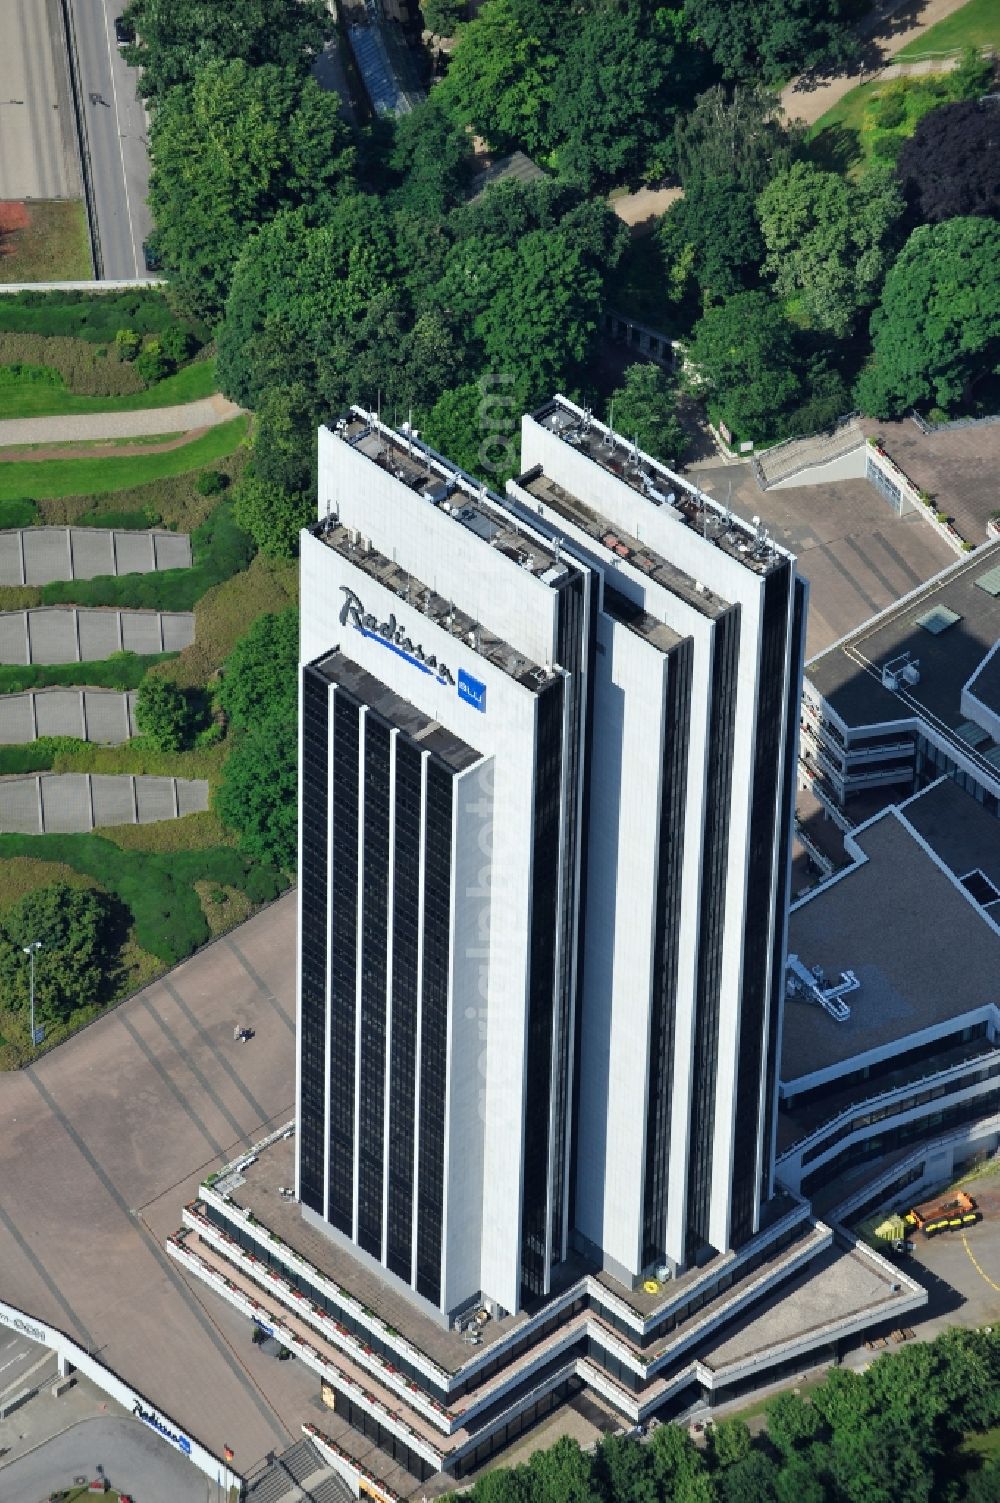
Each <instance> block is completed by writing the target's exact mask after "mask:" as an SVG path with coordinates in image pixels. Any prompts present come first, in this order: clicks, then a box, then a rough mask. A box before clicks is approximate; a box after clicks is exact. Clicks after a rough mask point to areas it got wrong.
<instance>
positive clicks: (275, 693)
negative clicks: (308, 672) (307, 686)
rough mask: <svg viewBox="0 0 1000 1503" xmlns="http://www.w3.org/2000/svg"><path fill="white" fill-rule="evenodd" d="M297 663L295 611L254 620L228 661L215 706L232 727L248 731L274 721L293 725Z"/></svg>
mask: <svg viewBox="0 0 1000 1503" xmlns="http://www.w3.org/2000/svg"><path fill="white" fill-rule="evenodd" d="M298 661H299V612H298V608H297V607H296V606H289V607H288V609H287V610H284V611H282V612H281V613H280V615H274V614H271V613H269V614H267V615H264V616H258V617H257V619H256V621H255V622H254V623H253V625H252V626H251V627H250V629H249V631H247V632H246V633H245V635H244V636H242V637H241V638H240V640H239V641H238V642H237V644H236V646H235V647H234V648H233V650H232V652H231V653H230V654H229V657H228V658H227V659H226V665H225V670H224V673H223V678H222V686H221V688H220V689H219V701H220V703H221V705H222V708H223V709H224V710H225V712H226V714H227V715H228V716H229V719H230V720H231V721H232V723H233V725H234V726H237V727H238V728H239V729H241V730H249V729H250V728H251V727H253V726H260V725H263V724H264V722H265V721H267V720H269V719H270V718H271V717H272V716H276V717H278V718H279V719H281V720H286V721H287V720H294V719H295V715H296V707H297V705H298Z"/></svg>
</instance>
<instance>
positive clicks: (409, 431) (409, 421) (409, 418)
mask: <svg viewBox="0 0 1000 1503" xmlns="http://www.w3.org/2000/svg"><path fill="white" fill-rule="evenodd" d="M406 448H407V451H408V453H409V455H410V457H411V458H412V457H413V408H412V407H410V408H408V409H407V413H406Z"/></svg>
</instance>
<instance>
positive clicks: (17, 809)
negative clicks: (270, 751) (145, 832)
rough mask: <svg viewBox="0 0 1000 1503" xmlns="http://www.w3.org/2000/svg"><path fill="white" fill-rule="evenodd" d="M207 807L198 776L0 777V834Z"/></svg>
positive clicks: (68, 830) (147, 820) (75, 829)
mask: <svg viewBox="0 0 1000 1503" xmlns="http://www.w3.org/2000/svg"><path fill="white" fill-rule="evenodd" d="M207 808H208V783H207V782H206V781H205V780H204V779H202V778H154V777H133V776H132V775H131V774H130V773H120V774H108V773H90V772H68V773H41V774H39V775H37V776H31V777H16V778H0V833H3V834H10V835H51V834H62V835H79V834H85V833H86V832H87V831H89V830H93V829H94V828H95V827H96V826H98V825H135V824H139V825H144V824H151V823H153V822H154V821H155V820H160V819H177V818H179V817H180V816H181V815H182V814H200V813H203V812H204V811H205V810H206V809H207Z"/></svg>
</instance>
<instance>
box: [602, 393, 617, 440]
mask: <svg viewBox="0 0 1000 1503" xmlns="http://www.w3.org/2000/svg"><path fill="white" fill-rule="evenodd" d="M614 447H615V399H614V397H612V398H611V407H610V409H609V411H608V431H607V433H605V435H604V437H603V439H602V440H601V448H602V449H612V450H613V449H614Z"/></svg>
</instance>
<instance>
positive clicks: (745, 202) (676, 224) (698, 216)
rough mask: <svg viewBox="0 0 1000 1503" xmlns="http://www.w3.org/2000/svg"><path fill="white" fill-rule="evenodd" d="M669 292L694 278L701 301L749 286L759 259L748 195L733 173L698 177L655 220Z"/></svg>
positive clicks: (679, 291)
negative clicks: (656, 221) (679, 197)
mask: <svg viewBox="0 0 1000 1503" xmlns="http://www.w3.org/2000/svg"><path fill="white" fill-rule="evenodd" d="M656 240H657V246H658V248H659V251H660V255H661V256H662V258H663V262H664V267H665V270H666V273H667V280H668V284H669V285H671V288H672V297H673V299H675V300H679V299H680V298H681V297H683V295H684V291H685V289H686V285H687V283H688V281H689V279H690V280H693V281H694V282H695V283H696V284H697V286H698V288H699V291H700V293H701V300H702V303H703V304H704V305H705V306H708V305H710V304H711V303H713V302H720V301H721V300H722V299H723V298H726V297H730V296H731V295H732V294H733V293H734V292H740V291H742V290H743V289H744V288H748V287H752V286H753V285H754V284H755V283H756V281H757V280H758V272H759V269H760V264H761V262H762V261H763V259H764V241H763V239H762V238H761V233H760V225H759V224H758V221H757V212H756V206H755V204H754V200H753V195H752V194H751V193H750V192H749V191H748V190H747V189H746V188H744V187H743V185H742V183H740V182H738V181H737V179H736V178H734V177H713V178H702V177H697V178H695V179H694V181H693V182H692V183H691V185H690V186H689V187H688V188H687V190H686V191H685V194H684V197H683V198H681V199H679V200H678V201H677V203H675V204H674V205H673V206H672V207H671V208H670V209H669V210H668V212H667V213H666V214H664V216H663V217H662V219H661V220H660V221H659V224H658V225H657V227H656Z"/></svg>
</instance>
